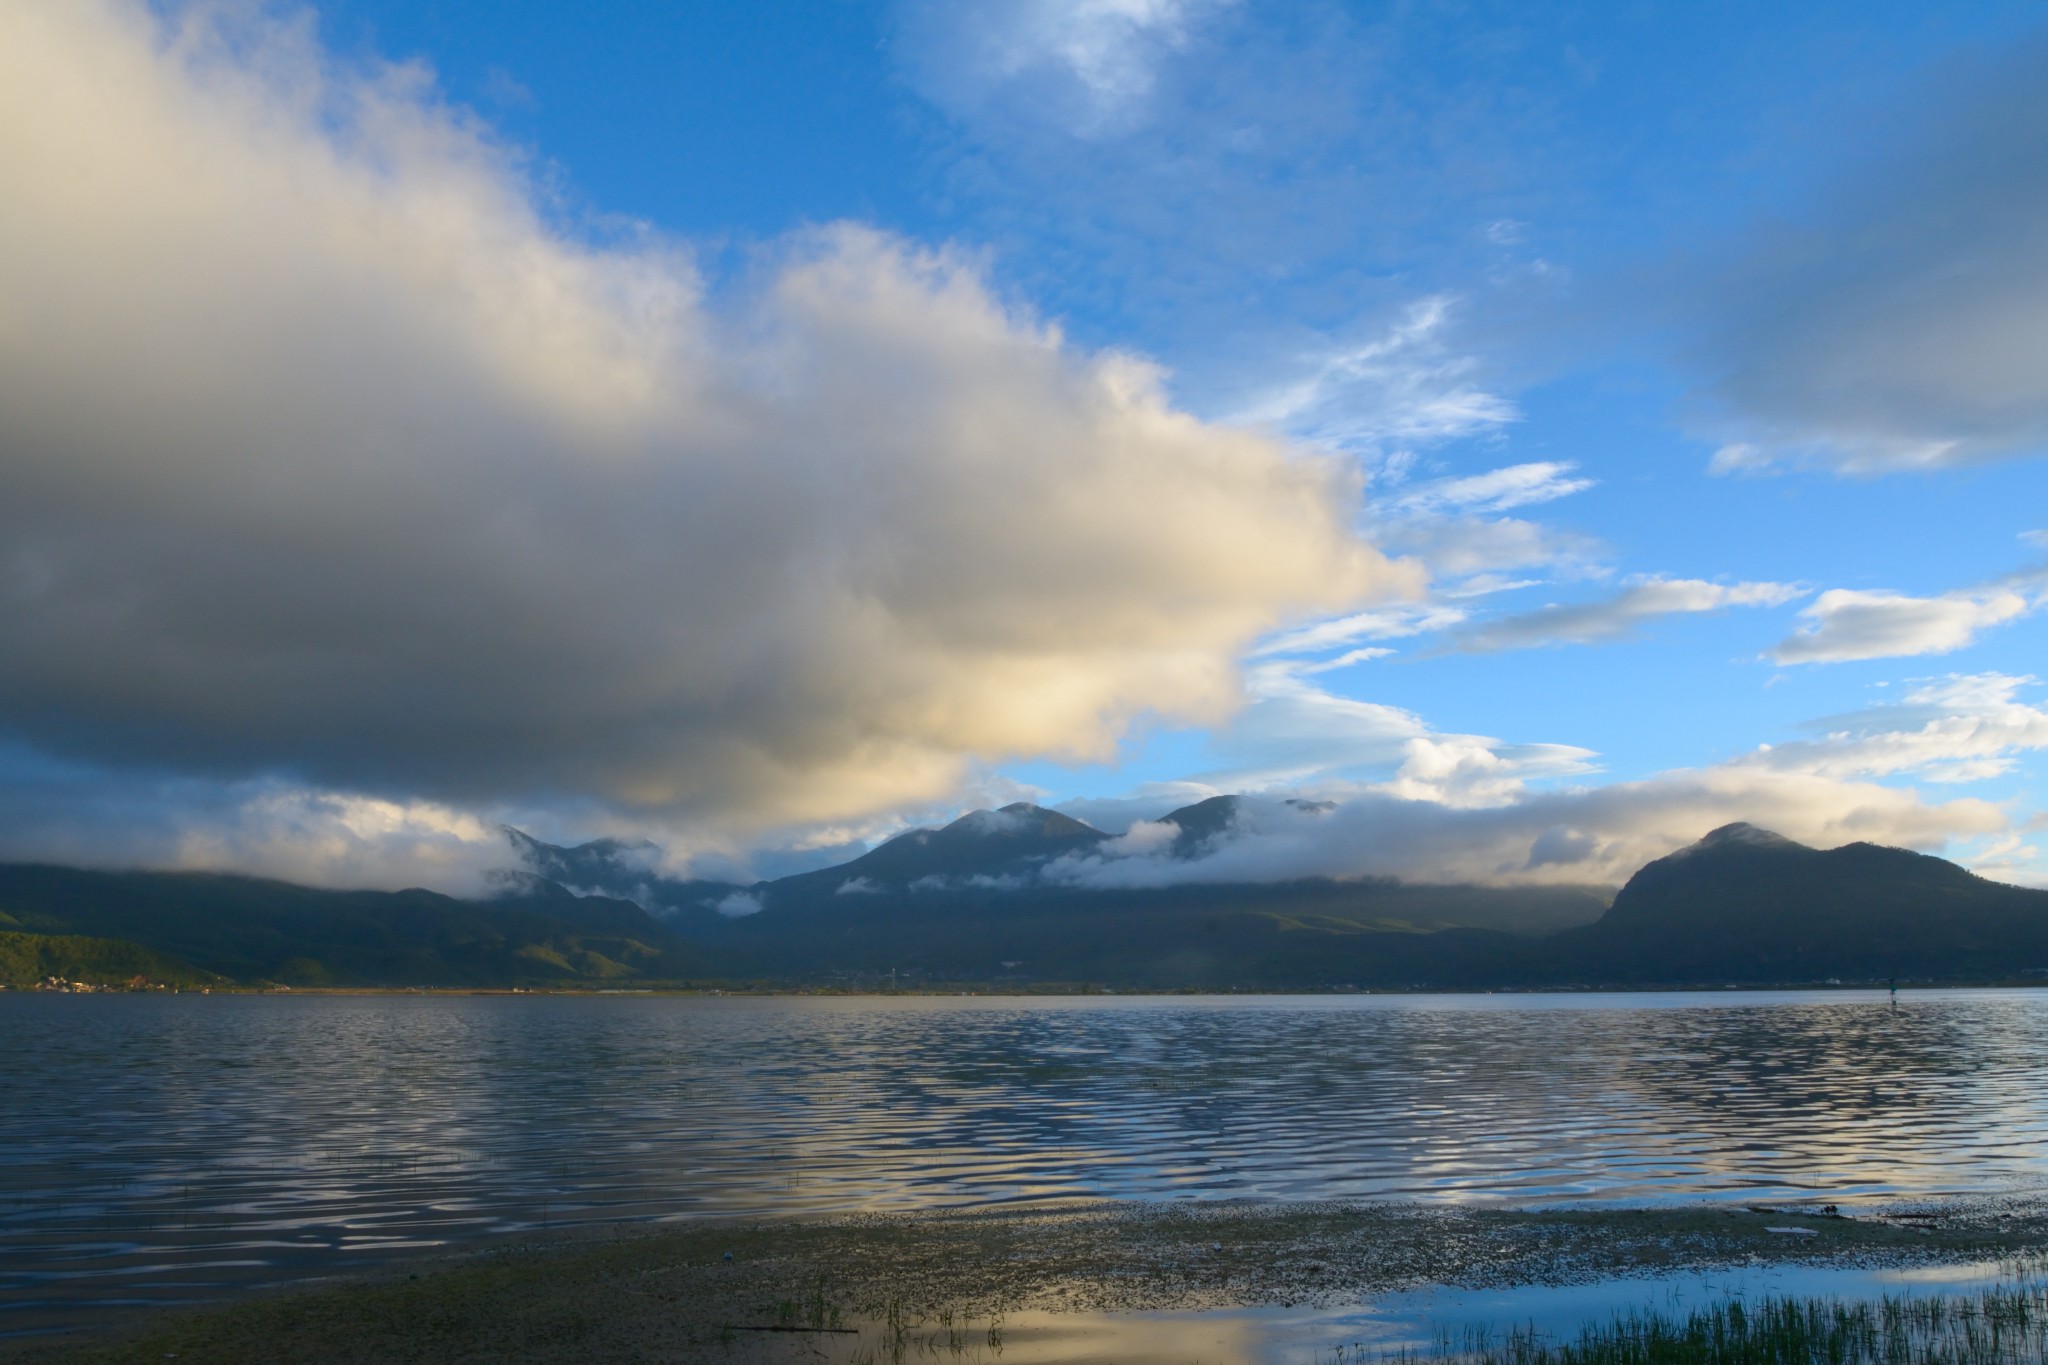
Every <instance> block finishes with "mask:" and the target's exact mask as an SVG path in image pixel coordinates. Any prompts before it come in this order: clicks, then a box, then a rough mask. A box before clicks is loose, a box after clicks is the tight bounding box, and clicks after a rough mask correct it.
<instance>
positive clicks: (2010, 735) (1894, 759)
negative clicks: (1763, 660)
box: [1739, 673, 2048, 783]
mask: <svg viewBox="0 0 2048 1365" xmlns="http://www.w3.org/2000/svg"><path fill="white" fill-rule="evenodd" d="M2034 682H2035V680H2034V679H2033V678H2027V677H2013V676H2011V675H2009V674H2004V673H1977V674H1951V675H1950V676H1948V677H1945V678H1938V679H1933V680H1930V681H1926V682H1922V683H1920V684H1919V685H1918V686H1916V687H1914V688H1912V689H1911V690H1909V691H1908V692H1907V693H1906V695H1905V697H1904V699H1903V700H1902V701H1900V702H1897V703H1894V704H1890V705H1885V706H1873V707H1868V708H1865V709H1864V710H1861V711H1855V712H1851V713H1849V714H1847V715H1841V716H1833V717H1830V718H1828V719H1827V720H1824V721H1819V722H1816V723H1815V726H1814V728H1816V729H1819V730H1821V731H1822V737H1821V738H1819V739H1814V740H1798V741H1794V742H1792V743H1788V744H1777V745H1768V746H1765V747H1764V748H1762V749H1760V750H1758V751H1757V752H1756V753H1754V754H1751V755H1748V756H1746V757H1745V758H1743V759H1742V760H1740V761H1739V762H1740V765H1741V766H1750V767H1769V768H1777V769H1783V770H1790V771H1797V772H1804V773H1810V774H1816V775H1819V776H1823V777H1834V778H1850V777H1890V776H1894V775H1897V774H1901V773H1911V774H1916V775H1918V776H1920V777H1923V778H1925V779H1926V780H1928V781H1930V782H1941V783H1956V782H1976V781H1981V780H1983V779H1985V778H1989V777H1996V776H1999V775H2001V774H2003V773H2005V772H2008V771H2010V770H2011V768H2012V767H2013V764H2014V761H2015V758H2016V756H2017V755H2018V754H2020V753H2022V752H2028V751H2035V750H2041V749H2048V711H2044V710H2042V709H2041V708H2040V707H2038V706H2030V705H2028V704H2027V703H2025V702H2023V701H2021V700H2019V697H2018V693H2019V692H2020V690H2021V689H2022V688H2025V687H2028V686H2031V685H2033V683H2034Z"/></svg>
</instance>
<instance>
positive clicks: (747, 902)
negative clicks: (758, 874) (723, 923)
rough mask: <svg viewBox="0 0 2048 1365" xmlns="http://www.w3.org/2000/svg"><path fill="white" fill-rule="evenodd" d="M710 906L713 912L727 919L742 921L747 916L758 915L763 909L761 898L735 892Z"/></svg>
mask: <svg viewBox="0 0 2048 1365" xmlns="http://www.w3.org/2000/svg"><path fill="white" fill-rule="evenodd" d="M709 904H710V907H711V908H712V909H713V910H716V911H717V912H718V913H719V914H721V915H724V916H725V917H726V918H727V919H741V918H744V917H745V916H747V915H758V914H760V913H761V911H762V909H763V904H762V901H761V898H760V897H759V896H755V895H750V894H749V893H747V892H745V891H735V892H733V893H732V894H731V895H729V896H726V897H725V898H724V899H722V900H717V901H712V902H710V903H709Z"/></svg>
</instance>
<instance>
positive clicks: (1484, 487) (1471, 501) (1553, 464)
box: [1387, 460, 1593, 516]
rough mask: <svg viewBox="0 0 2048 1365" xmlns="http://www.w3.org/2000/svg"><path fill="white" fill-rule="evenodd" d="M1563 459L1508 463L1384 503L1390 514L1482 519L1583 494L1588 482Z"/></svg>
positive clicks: (1438, 482)
mask: <svg viewBox="0 0 2048 1365" xmlns="http://www.w3.org/2000/svg"><path fill="white" fill-rule="evenodd" d="M1577 470H1578V466H1577V465H1576V464H1574V463H1572V462H1571V461H1568V460H1542V461H1536V462H1533V463H1529V464H1515V465H1507V466H1505V467H1503V468H1500V469H1489V470H1487V471H1486V472H1485V473H1483V474H1466V475H1463V476H1460V477H1457V478H1447V479H1433V480H1430V481H1429V482H1427V483H1422V484H1417V485H1415V486H1414V487H1411V488H1408V489H1406V490H1404V491H1402V492H1400V493H1398V494H1396V495H1394V496H1392V497H1390V498H1389V499H1388V500H1387V506H1388V508H1390V509H1391V510H1394V511H1398V512H1403V513H1407V514H1410V515H1418V516H1451V515H1461V516H1487V515H1491V514H1493V513H1498V512H1505V511H1508V510H1509V509H1510V508H1515V507H1527V506H1531V505H1533V504H1536V503H1544V502H1555V501H1556V500H1557V499H1559V498H1566V497H1570V496H1571V495H1572V494H1574V493H1583V492H1584V491H1585V490H1587V489H1588V488H1591V487H1592V486H1593V480H1592V479H1589V478H1584V477H1582V476H1580V475H1579V474H1578V473H1577Z"/></svg>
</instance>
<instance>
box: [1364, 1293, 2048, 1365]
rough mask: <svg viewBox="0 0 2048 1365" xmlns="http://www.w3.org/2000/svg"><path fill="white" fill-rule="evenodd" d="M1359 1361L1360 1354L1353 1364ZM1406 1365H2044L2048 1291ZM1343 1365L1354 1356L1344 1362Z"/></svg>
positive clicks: (1655, 1325)
mask: <svg viewBox="0 0 2048 1365" xmlns="http://www.w3.org/2000/svg"><path fill="white" fill-rule="evenodd" d="M1349 1359H1350V1360H1356V1359H1357V1353H1356V1352H1355V1351H1354V1353H1353V1354H1352V1355H1351V1356H1350V1357H1349ZM1386 1359H1388V1360H1390V1361H1393V1362H1398V1363H1399V1365H1450V1363H1451V1362H1456V1363H1457V1365H2022V1362H2024V1363H2025V1365H2043V1362H2048V1284H2041V1283H2026V1284H2014V1285H2005V1286H1997V1287H1993V1288H1988V1289H1983V1290H1979V1291H1976V1292H1974V1293H1969V1294H1956V1295H1929V1296H1925V1297H1913V1298H1890V1297H1887V1298H1882V1299H1877V1300H1874V1301H1852V1302H1844V1301H1841V1300H1837V1299H1792V1298H1765V1299H1760V1300H1754V1301H1749V1302H1745V1301H1743V1300H1741V1299H1730V1300H1727V1301H1724V1302H1721V1303H1716V1304H1712V1305H1709V1306H1706V1307H1701V1308H1695V1309H1692V1310H1690V1311H1689V1312H1687V1313H1685V1314H1684V1315H1683V1316H1680V1315H1679V1314H1677V1313H1666V1312H1660V1311H1658V1310H1656V1309H1640V1310H1636V1311H1632V1312H1629V1313H1625V1314H1622V1315H1619V1316H1617V1317H1615V1318H1613V1319H1611V1320H1609V1321H1608V1322H1605V1323H1600V1324H1594V1325H1591V1326H1588V1327H1586V1328H1584V1329H1583V1330H1582V1331H1581V1332H1580V1333H1579V1335H1578V1337H1577V1338H1576V1339H1574V1340H1569V1341H1552V1340H1549V1339H1546V1338H1545V1337H1543V1336H1541V1335H1540V1334H1538V1333H1535V1332H1531V1331H1526V1330H1511V1331H1509V1332H1507V1333H1505V1334H1503V1335H1499V1336H1495V1335H1493V1334H1491V1333H1488V1332H1486V1331H1484V1330H1473V1331H1467V1332H1465V1333H1463V1334H1461V1335H1453V1334H1451V1333H1449V1332H1443V1333H1440V1334H1439V1336H1438V1338H1437V1340H1436V1342H1435V1344H1434V1346H1433V1347H1432V1348H1430V1349H1429V1350H1426V1351H1404V1352H1400V1353H1398V1354H1396V1355H1393V1356H1391V1357H1386ZM1335 1360H1336V1362H1338V1365H1346V1362H1347V1357H1346V1355H1345V1353H1344V1352H1342V1351H1339V1352H1338V1353H1336V1356H1335Z"/></svg>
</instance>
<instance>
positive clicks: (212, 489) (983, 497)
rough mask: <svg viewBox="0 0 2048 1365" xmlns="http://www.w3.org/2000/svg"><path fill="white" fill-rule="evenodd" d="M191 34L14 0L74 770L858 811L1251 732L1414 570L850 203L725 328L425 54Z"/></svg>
mask: <svg viewBox="0 0 2048 1365" xmlns="http://www.w3.org/2000/svg"><path fill="white" fill-rule="evenodd" d="M238 12H239V11H238ZM195 13H198V14H200V15H201V16H202V18H200V19H195V20H193V21H192V23H191V24H190V25H189V26H188V27H186V28H184V29H182V30H179V31H178V32H176V33H175V34H173V33H168V32H167V31H164V30H162V29H160V28H159V27H157V25H156V24H155V22H154V21H153V20H152V19H151V18H150V17H149V15H148V13H147V11H145V10H144V9H143V8H142V7H141V6H140V5H139V4H126V3H113V0H75V2H74V0H30V2H29V3H19V4H13V5H8V6H4V7H0V546H4V549H0V634H4V636H5V638H6V639H7V641H8V648H7V650H6V651H5V653H4V655H0V725H4V726H6V727H8V728H11V729H12V730H13V731H15V732H16V733H17V734H33V735H35V736H36V738H37V742H38V743H39V744H41V745H43V746H45V747H46V748H47V749H48V750H50V751H52V752H57V753H63V754H68V755H73V756H78V757H81V758H85V759H89V760H92V761H95V762H100V763H106V764H113V765H121V764H127V765H131V766H132V765H147V764H155V765H159V766H161V767H164V768H166V769H169V770H172V771H182V772H190V773H193V774H197V775H202V776H206V777H208V778H212V779H221V780H234V779H237V778H239V777H242V776H246V775H250V774H261V773H269V772H291V773H293V774H297V775H298V776H297V778H295V779H294V780H295V781H296V782H298V783H299V785H302V786H306V787H309V788H311V789H315V790H346V791H351V792H359V793H369V794H370V795H369V796H366V797H365V798H364V799H384V798H383V797H381V796H378V795H377V794H378V793H382V794H385V795H386V796H389V797H390V799H392V800H394V801H396V802H398V803H399V804H400V805H408V804H409V803H418V802H422V801H425V802H428V803H441V804H443V805H447V806H450V807H477V808H480V807H482V806H484V805H488V804H490V803H492V802H500V801H526V800H534V801H541V800H559V801H563V802H569V803H577V802H581V803H584V805H585V807H586V808H588V809H590V810H593V811H596V812H605V811H610V812H614V813H623V815H624V816H631V817H632V818H647V819H655V818H661V819H673V820H685V819H706V820H724V821H733V822H741V823H744V822H749V821H751V822H758V823H761V824H772V823H783V822H792V821H826V820H832V819H837V818H842V817H853V816H858V815H860V814H861V813H864V812H873V811H877V810H882V809H886V808H889V807H891V806H894V805H898V804H902V803H907V802H913V801H919V800H931V799H936V798H938V797H940V796H942V795H944V794H945V793H946V792H948V791H949V790H951V789H952V787H953V785H954V784H955V783H956V782H958V781H959V780H961V779H962V777H963V776H965V775H966V774H968V773H969V772H970V771H971V770H972V765H973V764H974V763H975V762H976V761H977V760H990V761H994V760H999V759H1002V758H1005V757H1008V756H1012V755H1018V754H1032V753H1053V754H1066V755H1073V756H1091V755H1092V756H1101V755H1104V754H1106V753H1108V752H1110V751H1111V749H1112V747H1113V745H1114V744H1115V741H1116V739H1117V736H1118V734H1119V732H1120V730H1121V727H1122V725H1123V724H1124V722H1125V720H1126V719H1127V718H1128V717H1129V716H1131V715H1133V714H1135V713H1137V712H1140V711H1144V712H1148V713H1154V714H1160V715H1164V716H1168V717H1178V718H1181V719H1186V720H1196V721H1201V720H1208V719H1213V718H1216V717H1220V716H1221V715H1223V714H1225V713H1226V712H1227V711H1228V710H1229V709H1230V707H1231V706H1232V705H1233V704H1235V702H1236V700H1237V695H1238V692H1237V677H1236V669H1235V663H1234V660H1235V655H1236V653H1237V651H1238V650H1239V649H1241V648H1242V647H1243V646H1244V645H1245V644H1246V643H1247V642H1248V641H1249V640H1251V639H1252V638H1254V637H1255V636H1257V635H1258V634H1259V633H1261V632H1264V631H1268V630H1271V629H1272V628H1274V626H1275V625H1276V624H1278V623H1280V622H1283V621H1284V620H1286V619H1288V618H1289V617H1291V616H1297V615H1300V614H1305V613H1308V612H1328V611H1333V610H1343V609H1345V608H1346V607H1347V606H1349V605H1352V604H1355V603H1357V602H1359V601H1361V600H1368V599H1370V597H1372V596H1373V595H1375V594H1385V593H1388V592H1398V591H1403V590H1409V589H1412V588H1413V587H1414V586H1415V585H1416V579H1415V575H1414V574H1413V573H1412V572H1410V571H1407V570H1403V569H1399V568H1393V567H1390V566H1389V565H1387V563H1386V562H1385V561H1384V560H1383V559H1382V558H1381V557H1379V556H1378V555H1377V554H1375V553H1374V552H1373V551H1372V550H1370V549H1369V548H1368V547H1366V546H1365V545H1363V544H1362V543H1361V542H1359V541H1358V539H1357V538H1356V537H1355V535H1354V534H1353V533H1352V532H1351V531H1350V529H1349V524H1350V519H1351V515H1352V510H1353V503H1354V501H1355V497H1356V494H1357V491H1358V489H1357V484H1356V480H1355V479H1354V478H1353V476H1352V475H1351V474H1350V473H1349V472H1348V471H1347V470H1346V469H1344V468H1343V467H1342V466H1341V465H1340V464H1338V463H1336V462H1332V461H1325V460H1321V459H1318V458H1307V457H1301V456H1299V455H1298V454H1297V453H1295V452H1290V451H1289V450H1288V449H1286V448H1285V447H1283V446H1282V445H1281V444H1279V443H1278V442H1276V441H1273V440H1271V439H1268V438H1266V437H1263V436H1259V435H1255V434H1251V433H1247V432H1242V431H1235V430H1229V429H1222V428H1217V427H1214V426H1208V425H1204V424H1202V423H1200V422H1198V421H1196V420H1194V419H1192V418H1190V417H1188V416H1185V415H1183V414H1181V413H1179V412H1177V411H1175V410H1174V409H1173V408H1171V407H1170V406H1169V405H1168V404H1167V402H1166V401H1165V400H1164V398H1163V397H1162V394H1161V388H1160V378H1159V376H1158V375H1157V374H1156V373H1154V372H1153V371H1151V370H1150V369H1148V368H1147V367H1146V366H1144V365H1142V364H1140V363H1137V362H1135V361H1133V360H1131V359H1128V358H1125V357H1119V356H1115V355H1088V354H1082V353H1079V352H1077V351H1075V350H1074V349H1073V348H1072V347H1070V346H1067V345H1066V344H1065V343H1064V342H1063V341H1062V340H1061V338H1060V337H1059V336H1058V334H1057V333H1056V332H1054V331H1052V330H1050V329H1047V328H1043V327H1040V326H1036V325H1034V324H1033V323H1031V322H1030V321H1029V320H1028V319H1024V318H1020V317H1018V316H1017V315H1015V314H1014V313H1013V312H1011V311H1007V310H1006V309H1005V308H1004V307H1002V306H1001V305H1000V304H999V303H998V302H997V301H996V300H995V299H993V298H992V297H991V296H990V294H989V293H988V291H987V290H986V289H985V288H984V287H983V286H982V284H981V283H980V282H979V280H978V279H977V277H976V275H975V273H974V271H973V270H971V269H970V268H969V267H968V266H966V265H965V264H963V263H962V262H960V261H959V260H956V259H954V258H951V257H949V256H947V255H945V254H943V253H940V254H932V253H925V252H920V251H917V250H914V249H911V248H909V247H906V246H905V245H903V244H901V243H898V242H895V241H892V240H889V239H887V238H885V237H881V236H878V235H876V234H874V233H869V232H862V231H857V230H853V229H843V228H842V229H834V230H829V231H825V232H821V233H818V234H815V235H813V236H810V237H808V238H805V239H803V240H801V241H799V242H796V243H794V244H790V245H789V246H788V247H787V249H786V251H785V252H784V255H783V257H782V259H781V262H780V264H779V265H778V266H777V267H776V268H774V269H773V270H771V271H769V272H767V276H766V282H765V283H764V284H763V286H762V287H761V288H760V289H759V290H758V291H756V292H755V293H753V294H751V295H747V296H744V297H742V298H740V299H739V300H738V301H736V302H734V303H732V304H730V305H729V306H728V305H723V304H721V305H720V306H719V307H716V308H714V307H712V306H710V305H709V304H707V303H706V302H705V300H704V299H703V297H702V290H701V288H700V285H699V282H698V281H697V279H696V278H695V276H694V275H693V274H692V272H691V270H690V268H689V266H688V264H687V263H686V262H685V261H683V260H682V259H680V257H679V255H678V254H677V253H676V252H674V251H672V250H670V249H667V248H664V247H662V246H660V245H658V244H657V245H638V246H632V247H629V248H618V249H595V248H591V247H588V246H585V245H582V244H580V243H578V242H575V241H572V240H569V239H567V238H565V237H564V236H562V235H561V234H559V233H558V232H556V231H554V230H552V229H551V228H550V227H549V226H548V225H547V224H546V222H545V221H544V220H543V218H542V216H541V215H540V213H539V212H538V211H537V210H536V209H535V207H534V205H533V201H532V196H531V194H530V192H529V190H528V187H527V186H526V185H525V183H524V182H523V181H522V180H521V179H520V177H519V176H518V175H517V174H516V172H515V171H514V170H513V169H512V168H511V166H510V160H509V158H508V157H507V156H505V155H504V154H502V153H501V151H500V150H499V149H498V148H496V147H495V146H494V145H493V144H492V143H491V142H490V141H489V140H488V139H487V138H486V137H484V136H482V135H480V134H479V133H478V132H477V131H476V130H475V129H474V128H473V126H472V125H471V124H470V123H469V122H467V121H466V120H465V119H463V118H461V117H458V116H456V115H454V114H452V113H450V112H448V111H445V110H443V109H441V108H439V107H438V106H436V105H435V104H433V102H432V99H431V92H430V91H428V90H426V89H425V87H424V83H423V81H422V79H421V78H420V76H419V73H417V72H413V71H408V70H398V71H379V72H371V73H368V74H365V75H349V74H346V73H339V72H337V71H336V70H334V69H333V68H332V67H331V66H330V65H328V64H327V63H326V61H325V59H324V58H323V57H322V56H321V54H319V53H318V52H317V51H314V50H312V49H310V48H309V47H307V46H306V45H305V43H304V41H303V40H302V38H300V37H298V36H295V35H296V34H297V32H298V31H297V30H288V29H280V28H275V27H270V26H266V25H265V24H263V23H261V22H258V21H253V20H252V21H248V26H247V27H243V28H237V29H234V30H232V31H226V32H224V31H223V30H221V29H220V28H218V27H215V26H213V25H215V24H217V23H219V22H222V21H220V20H218V17H217V12H216V11H214V10H212V9H211V8H208V9H205V10H201V11H195ZM204 16H213V17H204ZM351 799H353V798H351ZM622 818H623V817H622Z"/></svg>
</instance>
